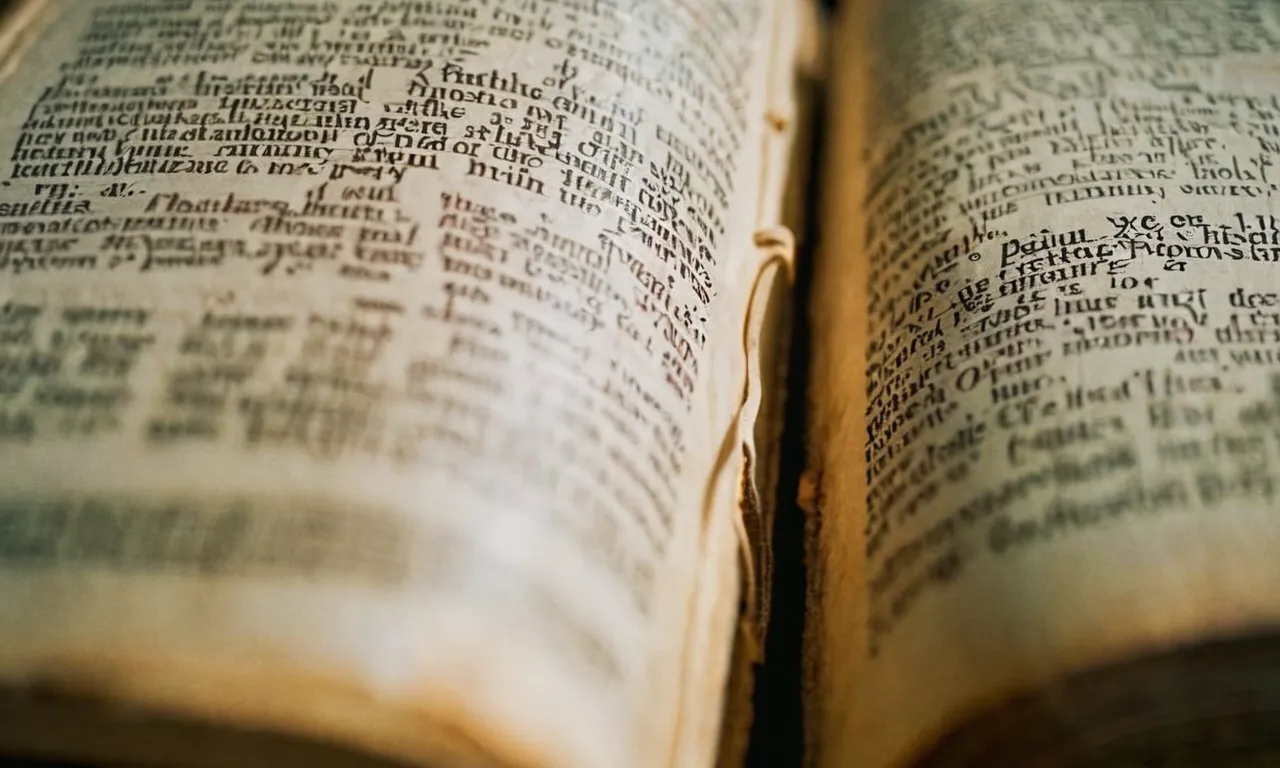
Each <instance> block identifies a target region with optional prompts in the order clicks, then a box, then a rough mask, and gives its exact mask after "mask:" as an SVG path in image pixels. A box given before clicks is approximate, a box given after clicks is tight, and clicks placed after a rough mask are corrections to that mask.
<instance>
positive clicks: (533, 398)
mask: <svg viewBox="0 0 1280 768" xmlns="http://www.w3.org/2000/svg"><path fill="white" fill-rule="evenodd" d="M24 8H25V10H24V11H20V15H19V16H18V19H19V21H20V24H21V27H20V28H18V29H17V32H16V33H15V32H14V31H13V29H12V28H11V30H10V34H15V35H16V42H14V44H13V45H12V46H10V51H9V57H8V59H7V60H6V63H5V66H4V69H3V70H2V71H3V72H4V77H5V79H4V81H3V82H2V83H0V103H2V104H3V105H4V106H5V109H4V111H3V112H2V113H0V271H3V274H4V279H3V281H2V283H0V285H3V289H2V290H3V294H4V295H3V297H2V298H3V301H2V302H0V361H3V363H2V364H0V371H3V374H2V376H0V392H2V394H0V456H3V458H4V462H3V466H2V468H0V488H3V493H2V494H0V531H3V535H0V591H2V592H3V593H4V594H5V595H7V596H8V597H6V599H5V600H4V601H0V679H2V680H3V681H4V682H5V683H6V684H7V686H8V687H10V688H16V689H18V690H20V691H21V690H29V691H32V692H34V693H36V694H41V695H45V694H48V695H56V696H66V695H72V696H79V697H82V698H89V699H92V700H108V701H119V702H124V703H131V704H134V705H136V706H137V707H140V708H142V709H143V710H144V711H155V712H158V713H160V714H163V715H165V716H172V715H188V716H193V717H195V718H197V719H211V720H214V721H216V722H221V723H225V724H227V725H229V726H239V727H247V728H253V729H267V730H277V729H278V730H282V731H285V732H289V733H294V734H300V735H304V736H312V737H318V738H321V739H323V740H327V741H333V742H341V743H343V744H346V745H347V746H351V747H353V748H356V749H359V750H363V751H366V752H369V753H372V754H375V755H379V756H382V757H387V758H398V759H404V760H411V761H415V762H417V763H423V762H433V763H435V764H441V765H454V764H455V762H456V764H459V765H461V764H466V765H470V764H473V763H475V764H482V763H483V764H490V763H493V764H501V765H513V766H514V765H520V766H525V765H528V766H552V765H554V766H593V767H594V766H602V765H617V766H627V765H645V766H649V765H662V764H669V763H673V762H676V763H680V762H683V763H687V764H694V763H697V762H703V763H705V762H707V761H709V760H710V759H711V755H710V754H709V751H710V750H711V749H713V748H714V740H713V739H712V740H708V739H707V738H706V737H705V734H703V735H702V737H701V739H700V740H698V741H697V742H696V744H697V745H698V746H697V748H696V749H692V748H686V747H684V746H680V745H678V744H677V741H680V740H684V739H687V738H688V737H687V735H685V734H681V733H679V732H677V722H676V721H677V719H678V718H679V717H680V714H681V711H682V707H684V706H685V705H684V701H685V699H686V698H687V695H688V690H689V688H690V684H689V678H690V674H692V673H690V672H688V671H687V670H686V669H685V659H686V657H687V656H688V655H689V654H690V653H692V652H694V651H700V650H701V649H699V648H694V647H692V646H691V644H690V640H689V638H690V637H694V636H696V637H697V639H698V642H699V643H703V644H706V643H713V644H714V643H719V644H720V645H723V646H724V647H725V648H727V647H728V646H729V643H730V642H731V640H732V638H731V637H730V634H729V632H730V629H731V620H732V617H731V616H730V617H729V619H728V620H727V621H726V622H724V623H722V625H707V628H706V629H705V631H703V630H702V629H699V630H698V631H696V632H695V631H694V629H693V626H694V624H695V623H699V622H702V618H701V617H700V616H699V614H698V613H697V610H696V609H697V608H701V607H702V605H703V603H704V602H705V601H706V600H708V599H710V598H708V595H719V596H720V599H721V600H723V599H725V598H724V597H723V596H724V595H729V597H728V598H727V599H728V600H729V601H730V605H734V603H733V601H734V600H735V599H736V598H735V597H734V596H735V595H736V594H737V593H736V589H737V584H736V581H732V580H731V579H728V578H726V579H725V581H727V582H729V583H727V584H717V585H715V586H716V589H715V590H713V591H708V589H707V587H706V585H700V584H699V583H698V580H699V575H700V573H701V570H702V569H703V568H704V563H705V560H706V556H707V553H708V552H711V551H715V552H719V551H720V550H721V549H724V548H726V546H727V550H728V552H730V553H734V552H735V551H736V547H737V546H738V541H737V539H736V538H735V537H733V535H732V526H729V525H727V524H726V523H725V520H726V519H730V520H731V519H732V516H734V515H736V514H737V508H738V507H737V500H738V494H739V472H738V464H739V461H740V459H739V455H738V452H737V451H735V452H732V453H729V454H727V456H728V460H726V454H725V452H724V445H725V444H726V442H727V441H728V442H732V441H733V440H736V435H737V434H738V432H739V429H740V427H739V424H738V420H739V418H740V417H741V413H740V411H741V409H742V405H743V398H744V395H743V393H744V391H745V390H746V387H747V383H746V379H747V368H748V364H747V360H746V352H745V350H744V340H743V333H744V327H745V325H746V315H747V312H748V307H749V303H750V297H751V296H752V292H753V289H754V285H755V282H756V279H757V275H758V273H759V272H760V270H761V265H762V264H763V263H764V262H765V260H766V259H767V258H768V255H767V254H765V253H763V252H762V251H761V250H760V249H759V248H757V247H756V246H755V244H754V242H753V238H752V235H753V233H754V231H755V230H756V229H757V228H758V227H759V225H760V222H759V221H758V219H757V215H758V211H759V202H758V195H759V188H758V187H759V183H760V182H759V180H760V179H761V178H762V177H763V176H764V172H763V170H762V168H761V163H762V162H763V161H762V157H763V155H764V152H763V150H762V148H763V147H764V146H765V143H766V142H765V136H766V133H767V126H766V120H765V119H764V118H765V102H766V90H767V88H768V85H769V80H770V78H769V76H768V74H767V69H768V67H769V66H770V61H769V57H770V53H771V46H770V45H769V44H768V43H769V41H770V40H771V35H772V26H773V14H774V13H775V12H782V10H783V9H784V8H785V4H778V5H776V6H775V4H773V3H770V2H768V0H752V1H751V2H734V3H720V2H715V1H713V0H653V1H652V2H642V3H614V2H593V3H579V2H573V1H571V0H554V1H553V0H503V1H501V2H493V1H490V0H471V1H468V0H450V1H449V2H402V1H399V0H394V1H390V2H351V3H334V2H324V1H322V0H304V1H301V2H299V1H291V2H274V1H268V2H259V1H254V2H250V1H249V0H162V1H161V2H146V3H141V2H131V1H129V0H92V1H88V2H86V1H83V0H76V1H75V2H62V3H58V2H52V3H28V4H26V5H25V6H24ZM726 541H727V542H728V544H727V545H726V544H725V542H726ZM717 562H725V561H724V559H723V558H720V559H719V560H718V561H717ZM728 562H729V563H731V569H730V576H733V577H736V569H735V568H733V566H736V562H735V561H733V560H729V561H728ZM734 607H736V606H734ZM699 626H702V623H699ZM717 628H719V629H718V630H717ZM717 631H718V632H719V635H717ZM724 655H725V654H721V655H720V657H716V656H714V655H713V659H715V660H716V661H717V662H718V663H719V669H718V670H717V669H716V668H714V665H706V664H704V665H702V666H700V667H699V668H698V669H697V670H696V674H697V675H705V676H706V679H711V680H718V681H721V682H722V680H723V676H724V670H725V668H727V664H728V661H727V659H726V658H721V657H723V656H724ZM718 693H719V690H718V689H717V690H715V691H711V692H710V693H709V695H710V696H712V697H713V700H712V701H709V702H704V704H705V705H706V706H707V707H708V708H709V709H710V711H712V712H715V711H718V699H715V698H714V697H716V696H717V695H718ZM18 722H20V721H18V720H16V719H13V718H6V719H5V720H4V724H0V743H3V744H4V746H5V747H6V748H9V749H16V750H21V749H23V748H39V749H45V750H54V751H57V750H72V751H74V750H76V749H78V748H79V747H78V745H76V744H68V743H66V740H65V739H59V738H57V737H56V734H55V735H54V736H51V737H49V736H47V734H45V735H44V736H41V734H42V733H43V732H42V731H41V730H40V729H39V728H34V727H31V728H23V727H20V726H18V725H15V723H18ZM31 722H34V721H31ZM46 730H47V729H46ZM41 738H43V739H44V741H43V742H41V743H33V742H35V741H39V740H40V739H41ZM100 741H102V740H100ZM106 741H110V740H109V739H106ZM174 741H175V740H174V739H168V740H167V741H166V740H163V739H156V740H154V741H151V742H147V741H131V742H129V744H128V746H127V748H128V749H130V750H134V751H131V752H128V753H122V754H120V755H118V758H119V759H122V760H135V761H139V762H142V761H146V760H157V759H166V760H171V761H182V760H188V759H195V758H193V757H191V756H189V755H183V754H172V753H171V752H170V753H163V754H162V753H150V752H147V751H146V750H147V749H152V747H153V745H162V744H169V745H172V744H173V742H174ZM179 741H180V740H179ZM125 748H126V747H124V746H121V745H120V744H107V745H106V746H101V745H99V746H98V747H94V748H93V750H90V751H94V750H98V749H125ZM161 748H162V747H160V746H155V747H154V749H161ZM172 749H178V750H179V751H180V750H181V744H178V745H177V746H176V747H172ZM698 749H701V750H702V752H701V753H697V750H698ZM138 750H141V751H138ZM69 756H70V757H76V756H77V755H74V754H72V755H69ZM81 757H83V755H81Z"/></svg>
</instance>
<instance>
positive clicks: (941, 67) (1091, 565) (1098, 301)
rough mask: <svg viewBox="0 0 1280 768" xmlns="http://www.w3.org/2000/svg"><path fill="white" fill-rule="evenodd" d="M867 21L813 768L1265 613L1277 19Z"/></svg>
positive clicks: (983, 10)
mask: <svg viewBox="0 0 1280 768" xmlns="http://www.w3.org/2000/svg"><path fill="white" fill-rule="evenodd" d="M854 5H858V4H854ZM866 5H876V6H877V7H874V8H866V7H864V8H863V9H861V10H850V12H849V13H847V14H846V16H845V18H843V19H842V21H841V24H840V28H839V29H838V30H837V32H836V39H837V43H836V45H835V49H836V51H837V57H838V60H837V64H836V71H835V74H834V77H835V79H836V82H835V84H834V85H833V99H834V101H835V103H836V105H837V106H836V108H835V113H836V115H835V123H834V127H833V129H832V130H831V132H830V135H831V136H832V139H831V141H832V148H831V151H832V153H833V157H832V160H831V161H830V164H829V167H830V168H832V169H833V171H832V174H831V178H830V179H829V181H830V183H829V185H828V189H827V193H828V197H827V200H826V205H825V208H824V211H823V218H822V222H823V225H824V232H823V237H824V242H823V245H822V251H821V255H820V257H819V258H820V263H819V265H818V266H817V270H818V272H817V277H816V279H815V285H816V286H817V289H816V290H817V294H818V295H817V296H816V298H815V308H814V314H813V317H814V322H815V330H814V338H815V348H816V353H815V362H814V369H813V370H814V373H813V376H814V385H815V392H814V394H813V403H814V406H813V407H814V416H813V432H814V443H813V451H814V456H813V461H812V464H811V472H810V474H809V475H808V477H807V486H806V488H805V492H806V495H807V499H806V501H807V503H808V504H809V505H810V507H811V508H812V509H813V510H814V512H815V514H816V523H815V529H814V531H813V534H814V540H813V550H812V552H813V555H814V569H815V570H814V574H815V576H814V580H815V584H814V588H813V592H812V595H811V605H810V607H811V614H810V615H811V616H812V617H813V619H812V621H813V624H812V625H811V627H810V635H809V646H808V647H809V651H808V652H809V653H810V665H811V666H810V668H809V674H810V676H811V679H810V685H811V687H812V689H813V690H814V697H813V699H812V705H813V707H812V715H813V719H812V721H811V723H810V733H809V735H810V737H811V739H812V744H811V756H812V757H813V760H814V762H815V764H818V765H825V766H837V765H865V766H884V765H901V764H904V763H905V762H907V761H908V760H910V759H913V758H918V757H921V756H922V755H924V754H926V753H927V752H928V750H929V749H930V748H932V747H933V746H934V745H935V744H937V743H938V740H939V739H940V738H942V737H943V736H944V735H945V734H947V733H948V732H950V731H952V730H953V729H954V728H956V727H958V726H960V725H962V724H963V723H964V722H965V721H966V720H967V719H969V718H970V717H972V716H974V715H976V714H978V713H979V712H982V711H984V710H986V709H987V708H989V707H992V706H995V705H998V704H1000V703H1001V702H1004V701H1008V700H1009V699H1010V697H1012V696H1014V695H1017V694H1020V693H1025V692H1028V691H1032V690H1035V689H1037V688H1038V687H1040V686H1044V685H1046V684H1049V683H1051V682H1052V681H1055V680H1059V679H1062V678H1064V677H1065V676H1067V675H1070V674H1071V673H1075V672H1079V671H1081V670H1085V669H1090V668H1094V667H1097V666H1099V665H1103V664H1108V663H1112V662H1122V661H1124V660H1126V659H1132V658H1134V657H1136V656H1140V655H1142V654H1148V653H1158V652H1162V651H1165V650H1168V649H1172V648H1178V647H1182V646H1185V645H1187V644H1190V643H1194V642H1199V641H1205V640H1210V639H1216V638H1224V637H1232V636H1239V635H1244V634H1247V633H1252V632H1259V631H1262V632H1265V631H1267V630H1268V629H1269V628H1272V627H1275V626H1276V625H1277V623H1280V600H1277V597H1276V595H1277V594H1280V567H1277V566H1276V560H1275V557H1274V553H1275V552H1276V551H1277V547H1280V520H1277V518H1276V516H1275V514H1274V509H1275V505H1276V498H1275V496H1276V493H1277V488H1280V485H1278V484H1277V480H1278V479H1280V477H1278V475H1277V471H1278V469H1277V468H1278V467H1280V463H1278V462H1280V442H1277V433H1276V429H1275V428H1276V425H1277V414H1280V399H1278V398H1280V379H1277V377H1276V373H1275V371H1276V363H1277V360H1278V359H1277V357H1276V349H1277V341H1280V335H1277V334H1278V333H1280V331H1278V330H1277V329H1280V314H1278V311H1277V307H1280V273H1278V272H1277V271H1276V266H1275V265H1276V263H1277V261H1280V219H1277V217H1276V216H1274V215H1273V213H1274V211H1275V205H1276V202H1275V201H1276V195H1277V189H1280V187H1277V184H1278V183H1280V173H1278V172H1277V170H1276V167H1275V166H1276V162H1277V153H1280V102H1277V100H1276V96H1275V94H1276V93H1277V91H1278V90H1280V9H1277V7H1276V6H1274V5H1272V4H1268V3H1250V2H1245V3H1239V2H1201V1H1200V0H1196V1H1195V2H1191V1H1190V0H1186V1H1183V0H1172V1H1169V2H1137V1H1134V2H1109V1H1106V0H1090V1H1088V2H1064V1H1063V2H1039V1H1036V2H1032V1H1031V0H902V1H899V0H895V1H894V2H892V3H889V2H884V3H879V4H866ZM1049 695H1050V697H1051V694H1049ZM1049 705H1050V706H1051V705H1052V701H1050V702H1049ZM1205 706H1206V707H1207V706H1208V705H1205ZM1058 714H1059V715H1060V716H1061V717H1063V718H1066V719H1068V720H1070V719H1071V718H1072V717H1080V719H1082V720H1083V715H1081V713H1075V712H1071V711H1069V710H1068V709H1067V708H1065V707H1064V708H1063V709H1062V710H1061V711H1060V712H1059V713H1058ZM1142 715H1143V713H1142V712H1141V711H1138V712H1137V713H1136V715H1135V718H1136V719H1134V720H1132V721H1129V722H1128V723H1126V724H1125V726H1124V727H1125V728H1128V729H1131V730H1141V728H1142V727H1144V725H1143V720H1142ZM1110 735H1111V736H1113V737H1116V738H1119V737H1118V736H1116V734H1115V733H1114V732H1113V733H1111V734H1110ZM1094 746H1095V747H1096V748H1097V749H1098V750H1100V751H1102V752H1104V753H1105V749H1106V748H1107V746H1108V744H1107V742H1106V736H1105V735H1104V736H1100V737H1099V741H1098V743H1097V744H1095V745H1094ZM1037 754H1038V753H1037ZM1046 754H1048V753H1046ZM1040 756H1045V755H1040ZM1035 757H1037V755H1026V758H1027V759H1028V760H1031V759H1033V758H1035ZM1059 757H1061V755H1059ZM939 764H952V763H948V762H946V760H945V759H940V762H939ZM954 764H969V763H965V762H963V761H958V762H956V763H954ZM973 764H981V763H973ZM989 764H1000V763H989ZM1054 764H1057V763H1054Z"/></svg>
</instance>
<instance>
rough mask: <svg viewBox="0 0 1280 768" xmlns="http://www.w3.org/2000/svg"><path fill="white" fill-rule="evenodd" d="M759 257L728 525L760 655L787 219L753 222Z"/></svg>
mask: <svg viewBox="0 0 1280 768" xmlns="http://www.w3.org/2000/svg"><path fill="white" fill-rule="evenodd" d="M754 242H755V247H756V251H757V254H758V259H759V265H760V266H759V268H758V270H757V272H756V278H755V284H754V285H753V287H752V291H751V301H750V303H749V305H748V309H747V316H746V324H745V327H744V328H743V350H744V352H745V354H746V384H745V387H744V391H743V399H742V407H741V408H740V410H739V413H738V423H737V433H738V443H739V448H738V452H739V453H740V455H741V464H740V467H739V476H740V482H739V491H738V493H739V497H738V516H737V518H736V520H735V525H734V528H735V530H736V531H737V534H738V543H739V547H740V550H741V555H742V595H743V612H742V619H741V621H742V624H743V630H744V635H745V637H744V639H745V641H746V643H745V645H746V651H747V652H748V653H749V655H750V658H751V660H752V661H753V662H759V661H761V660H762V659H763V658H764V641H765V633H766V631H767V629H768V626H769V610H770V584H771V574H772V571H773V553H772V534H773V517H774V507H775V504H774V498H773V497H774V490H775V486H776V484H777V476H778V458H779V457H778V455H777V453H778V447H779V440H780V439H781V431H782V430H781V428H782V416H783V413H782V411H783V407H782V406H783V400H784V392H783V386H784V383H785V371H784V366H785V364H786V357H787V342H788V340H789V337H790V328H791V310H792V306H791V288H792V285H793V284H794V265H795V252H796V243H795V236H794V235H793V234H792V233H791V230H789V229H787V228H786V227H772V228H769V229H763V230H759V231H757V232H756V233H755V237H754Z"/></svg>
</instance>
